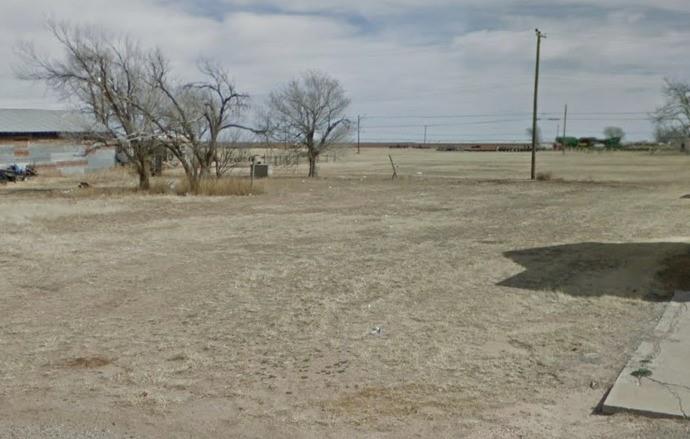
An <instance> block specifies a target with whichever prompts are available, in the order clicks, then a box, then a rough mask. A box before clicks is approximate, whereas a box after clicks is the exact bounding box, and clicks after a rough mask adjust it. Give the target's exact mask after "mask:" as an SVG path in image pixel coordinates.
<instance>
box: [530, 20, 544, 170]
mask: <svg viewBox="0 0 690 439" xmlns="http://www.w3.org/2000/svg"><path fill="white" fill-rule="evenodd" d="M535 31H536V32H537V64H536V68H535V71H534V109H533V113H532V168H531V169H532V170H531V174H530V175H531V178H532V180H536V179H537V166H536V165H537V134H538V133H537V111H538V109H539V108H538V106H539V60H540V57H541V40H542V38H546V35H545V34H543V33H542V32H541V31H540V30H539V29H535Z"/></svg>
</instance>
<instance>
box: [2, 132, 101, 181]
mask: <svg viewBox="0 0 690 439" xmlns="http://www.w3.org/2000/svg"><path fill="white" fill-rule="evenodd" d="M11 164H18V165H24V166H25V165H34V166H36V167H37V168H38V169H39V171H40V169H41V168H44V169H45V168H53V169H58V170H59V171H60V172H61V173H63V174H85V173H89V172H95V171H98V170H102V169H108V168H112V167H113V166H115V148H99V149H92V148H90V144H88V143H83V142H80V141H78V140H69V139H45V140H4V139H0V167H6V166H8V165H11Z"/></svg>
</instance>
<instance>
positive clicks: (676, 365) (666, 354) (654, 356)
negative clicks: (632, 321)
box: [603, 292, 690, 419]
mask: <svg viewBox="0 0 690 439" xmlns="http://www.w3.org/2000/svg"><path fill="white" fill-rule="evenodd" d="M689 302H690V292H677V293H676V294H675V296H674V298H673V301H671V302H670V303H669V304H668V306H667V308H666V311H665V312H664V315H663V317H662V318H661V320H660V321H659V324H658V325H657V327H656V329H655V330H654V332H653V334H652V335H651V337H650V338H649V339H648V340H646V341H644V342H642V344H640V347H639V348H638V350H637V351H636V352H635V354H634V355H633V356H632V358H631V359H630V361H629V362H628V364H627V365H626V366H625V368H624V369H623V371H622V372H621V374H620V375H619V376H618V379H617V380H616V383H615V384H614V385H613V388H612V389H611V391H610V392H609V394H608V396H607V397H606V400H605V401H604V405H603V412H604V413H608V414H610V413H616V412H620V411H627V412H634V413H638V414H642V415H647V416H657V417H673V418H685V419H687V418H688V415H689V414H690V312H689V311H688V303H689Z"/></svg>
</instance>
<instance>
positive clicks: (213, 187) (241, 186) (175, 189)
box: [149, 177, 264, 197]
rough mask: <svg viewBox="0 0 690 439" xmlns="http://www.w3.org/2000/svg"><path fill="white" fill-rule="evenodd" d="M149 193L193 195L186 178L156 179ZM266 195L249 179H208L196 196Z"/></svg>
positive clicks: (258, 185)
mask: <svg viewBox="0 0 690 439" xmlns="http://www.w3.org/2000/svg"><path fill="white" fill-rule="evenodd" d="M149 193H151V194H158V195H165V194H174V195H189V194H191V193H192V191H191V189H190V185H189V182H188V181H187V179H186V178H177V179H154V180H152V181H151V188H150V189H149ZM262 193H264V188H263V186H261V185H260V184H256V183H255V184H254V185H253V186H252V184H251V182H250V181H249V180H247V179H243V178H236V177H226V178H208V179H204V180H202V181H201V183H200V185H199V192H198V193H197V194H196V195H202V196H209V197H226V196H233V195H235V196H243V195H258V194H262Z"/></svg>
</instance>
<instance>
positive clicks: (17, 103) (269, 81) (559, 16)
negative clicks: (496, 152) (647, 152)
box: [0, 0, 690, 143]
mask: <svg viewBox="0 0 690 439" xmlns="http://www.w3.org/2000/svg"><path fill="white" fill-rule="evenodd" d="M48 19H56V20H69V21H71V22H73V23H75V24H82V23H83V24H88V25H95V26H97V27H99V28H103V29H104V30H106V31H108V32H115V33H119V34H128V35H130V36H132V37H134V38H136V39H138V40H139V41H140V42H141V43H142V45H143V46H145V47H151V48H153V47H158V48H160V49H161V50H162V51H163V52H165V53H166V54H167V56H168V57H169V58H171V59H172V60H173V62H174V66H175V68H176V71H177V73H178V75H179V76H180V77H182V78H189V79H190V80H193V79H194V78H195V77H196V76H195V75H196V71H195V66H196V63H197V61H198V60H199V58H200V57H205V58H212V59H215V60H217V61H218V62H219V63H221V64H222V65H224V66H225V67H227V69H228V70H229V71H230V72H231V75H232V77H233V79H234V82H235V83H236V85H237V87H238V88H239V89H240V90H242V91H245V92H247V93H249V94H250V95H251V96H252V102H253V105H254V107H255V108H258V107H259V106H261V105H262V103H263V102H264V100H265V98H266V96H267V94H268V93H269V92H270V90H272V89H274V88H275V87H277V86H279V85H281V84H283V83H285V82H287V81H288V80H290V79H292V78H293V77H295V76H296V75H298V74H300V73H301V72H304V71H305V70H309V69H318V70H321V71H324V72H327V73H329V74H330V75H332V76H334V77H335V78H337V79H338V80H340V81H341V83H342V85H343V87H344V88H345V90H346V91H347V93H348V95H349V96H350V98H351V99H352V105H351V108H350V111H349V113H350V115H351V117H352V118H353V119H356V118H357V116H358V115H359V116H361V139H362V141H386V142H423V141H424V131H425V126H426V132H427V137H426V139H427V142H428V143H435V142H459V141H468V142H471V141H491V142H493V141H504V142H507V141H526V140H527V134H526V129H527V127H529V126H530V125H531V115H530V114H531V111H532V100H533V89H534V68H535V66H534V64H535V55H536V53H535V52H536V36H535V28H539V29H541V30H542V31H543V32H544V33H545V34H546V35H547V38H546V39H545V40H543V44H542V64H541V81H540V90H539V94H540V96H539V111H540V113H541V114H540V122H539V123H540V127H541V131H542V133H543V137H544V139H545V140H550V139H553V138H554V137H555V135H556V132H557V129H560V130H562V128H563V125H562V124H563V120H562V119H563V110H564V106H565V105H566V104H567V105H568V111H569V116H568V122H567V134H568V135H574V136H578V137H582V136H600V137H601V136H603V133H602V132H603V129H604V128H605V127H606V126H619V127H622V128H623V129H624V130H625V131H626V133H627V139H628V140H642V139H647V138H651V137H652V131H653V127H652V125H651V123H650V122H649V112H651V111H653V110H654V108H655V107H657V106H659V105H660V104H661V103H662V102H663V97H662V94H661V91H662V87H663V83H664V79H665V78H668V79H673V80H681V81H688V80H690V78H688V76H690V74H689V73H688V72H690V56H689V55H690V49H689V48H688V45H687V42H688V41H690V26H688V23H690V1H688V0H655V1H651V0H378V1H376V0H280V1H278V0H260V1H254V0H118V1H113V0H89V1H88V2H85V1H83V0H2V1H1V2H0V41H2V43H1V44H0V59H2V60H3V61H4V62H3V63H2V64H0V107H1V108H55V109H59V108H65V107H68V106H69V105H70V104H69V103H68V102H65V101H61V100H60V99H58V97H57V96H56V95H55V94H54V93H52V92H51V91H50V90H48V89H46V87H45V86H44V85H42V84H37V83H30V82H24V81H21V80H19V79H17V78H16V75H15V73H14V72H15V69H16V67H17V66H19V65H20V64H21V59H20V58H19V57H18V56H17V53H16V45H17V43H19V42H20V41H32V42H33V43H34V44H35V45H36V47H37V48H38V49H39V50H40V51H44V52H45V53H50V54H51V55H54V56H60V54H61V51H60V48H59V46H58V45H57V44H56V42H55V41H53V40H52V39H51V36H50V34H49V32H48V31H47V30H46V27H45V22H46V20H48Z"/></svg>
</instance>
